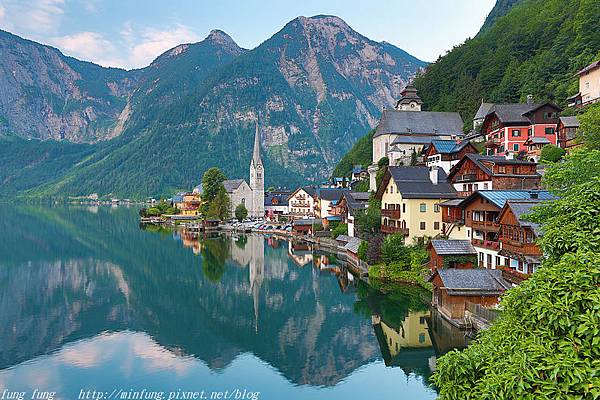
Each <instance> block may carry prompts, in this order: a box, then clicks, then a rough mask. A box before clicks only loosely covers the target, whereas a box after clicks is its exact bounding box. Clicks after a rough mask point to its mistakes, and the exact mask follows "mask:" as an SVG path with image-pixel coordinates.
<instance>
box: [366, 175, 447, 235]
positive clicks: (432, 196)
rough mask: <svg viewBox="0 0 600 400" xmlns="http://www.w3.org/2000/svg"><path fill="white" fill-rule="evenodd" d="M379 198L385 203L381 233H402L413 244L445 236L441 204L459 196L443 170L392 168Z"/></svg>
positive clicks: (382, 210)
mask: <svg viewBox="0 0 600 400" xmlns="http://www.w3.org/2000/svg"><path fill="white" fill-rule="evenodd" d="M376 197H377V199H379V200H381V232H382V233H385V234H391V233H402V234H404V235H405V236H406V238H407V239H408V240H407V243H410V242H411V241H413V240H415V239H420V238H423V237H434V236H436V235H438V234H440V233H441V229H442V213H441V210H440V206H439V204H440V203H441V202H444V201H446V200H449V199H454V198H456V197H457V193H456V190H455V189H454V187H453V186H452V185H451V184H450V183H448V182H446V173H445V172H444V171H443V170H442V169H440V168H437V167H431V168H428V167H403V166H398V167H395V166H390V167H388V168H387V171H386V172H385V175H384V176H383V179H382V181H381V184H380V185H379V188H378V190H377V193H376Z"/></svg>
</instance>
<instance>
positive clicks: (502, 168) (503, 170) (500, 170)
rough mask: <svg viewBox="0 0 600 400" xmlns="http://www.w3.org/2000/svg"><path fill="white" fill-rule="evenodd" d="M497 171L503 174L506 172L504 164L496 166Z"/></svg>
mask: <svg viewBox="0 0 600 400" xmlns="http://www.w3.org/2000/svg"><path fill="white" fill-rule="evenodd" d="M498 173H499V174H505V173H506V167H505V166H504V165H500V166H499V167H498Z"/></svg>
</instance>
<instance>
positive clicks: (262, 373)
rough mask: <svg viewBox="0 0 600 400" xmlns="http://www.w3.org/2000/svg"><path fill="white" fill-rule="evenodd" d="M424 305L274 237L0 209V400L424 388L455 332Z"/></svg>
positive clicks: (422, 297)
mask: <svg viewBox="0 0 600 400" xmlns="http://www.w3.org/2000/svg"><path fill="white" fill-rule="evenodd" d="M429 300H430V295H429V294H428V293H427V292H424V291H422V290H420V289H417V288H414V287H395V288H390V287H381V286H377V285H371V286H370V285H368V284H366V283H364V282H362V281H360V280H359V279H358V278H355V277H353V276H352V275H351V274H349V273H348V271H347V270H346V268H345V267H344V265H343V263H342V262H340V261H339V260H337V258H336V257H335V256H334V255H331V254H327V253H324V252H319V251H316V250H314V249H311V248H310V247H309V246H306V245H303V244H300V243H291V242H288V241H286V240H283V239H277V238H274V237H264V236H260V235H233V236H232V235H220V236H216V237H212V238H198V237H195V236H193V235H191V234H186V233H185V232H177V231H169V230H165V229H158V228H153V227H150V228H145V229H142V227H140V225H139V223H138V216H137V210H136V209H134V208H130V209H128V208H123V207H119V208H110V207H87V208H86V207H40V206H13V205H9V206H3V207H2V211H0V400H2V399H9V398H11V397H10V396H11V395H12V398H17V399H18V398H19V395H20V394H23V395H24V396H21V397H22V398H25V399H26V398H32V396H33V397H36V396H38V398H43V396H45V398H54V399H83V398H85V399H92V398H94V399H149V398H153V399H165V400H166V399H169V398H171V399H173V400H175V399H177V400H179V399H185V398H194V397H192V396H194V393H195V395H196V397H195V398H199V399H200V398H232V399H234V398H237V399H242V398H246V399H250V398H253V399H321V398H322V399H328V400H335V399H366V398H377V399H386V398H389V399H392V398H394V399H434V398H436V391H435V388H433V387H432V386H431V385H430V384H429V382H428V379H429V377H430V375H431V373H432V370H433V369H434V368H435V361H436V358H437V357H439V356H440V355H441V354H443V353H445V352H447V351H448V350H450V349H452V348H455V347H463V346H465V344H466V339H465V337H464V335H463V333H462V332H460V331H457V330H455V329H453V328H452V327H451V326H449V325H448V324H447V323H445V321H443V320H441V319H440V318H438V317H436V316H435V315H433V316H432V315H431V312H430V310H429V308H428V301H429ZM36 390H37V392H35V391H36ZM186 396H187V397H186ZM211 396H212V397H211Z"/></svg>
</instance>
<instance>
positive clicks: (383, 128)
mask: <svg viewBox="0 0 600 400" xmlns="http://www.w3.org/2000/svg"><path fill="white" fill-rule="evenodd" d="M402 93H403V95H402V97H401V98H400V99H399V100H398V101H397V102H396V108H394V109H386V110H383V113H382V115H381V119H380V120H379V123H378V124H377V128H376V130H375V133H374V135H373V165H371V166H370V167H369V169H368V171H369V175H370V178H371V179H370V183H371V185H370V189H371V190H376V187H375V186H376V185H375V174H376V173H377V163H378V162H379V160H380V159H382V158H383V157H388V158H389V160H390V165H409V164H410V161H411V158H412V157H413V156H412V154H413V153H416V154H419V153H420V152H421V150H422V149H423V147H424V146H425V145H428V144H429V143H431V141H432V140H434V139H449V140H453V139H458V138H461V137H462V136H463V131H462V130H463V121H462V118H461V117H460V114H459V113H457V112H431V111H421V104H422V101H421V99H420V98H419V96H418V95H417V92H416V89H414V88H412V87H407V88H406V89H405V90H404V91H403V92H402Z"/></svg>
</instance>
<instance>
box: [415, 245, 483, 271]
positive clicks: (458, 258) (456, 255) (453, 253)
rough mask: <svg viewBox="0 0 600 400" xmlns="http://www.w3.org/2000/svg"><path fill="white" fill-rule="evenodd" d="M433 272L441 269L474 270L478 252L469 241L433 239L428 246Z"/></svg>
mask: <svg viewBox="0 0 600 400" xmlns="http://www.w3.org/2000/svg"><path fill="white" fill-rule="evenodd" d="M427 249H428V250H429V254H430V260H429V267H430V268H431V272H434V271H435V270H437V269H440V268H460V269H470V268H473V266H474V265H475V263H476V262H477V251H476V250H475V248H473V246H472V245H471V241H469V240H439V239H433V240H431V242H429V244H428V245H427Z"/></svg>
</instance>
